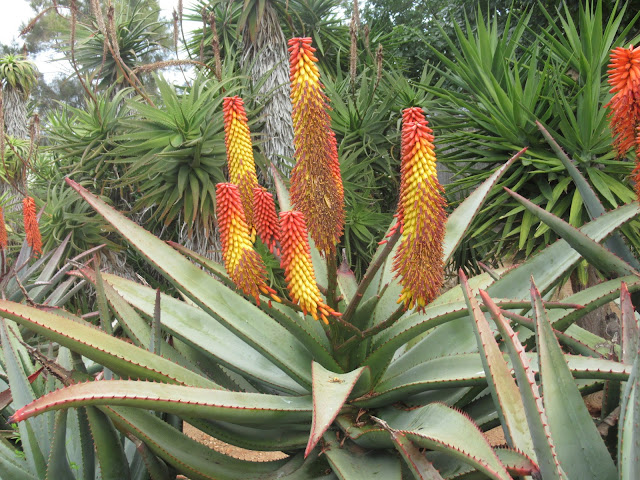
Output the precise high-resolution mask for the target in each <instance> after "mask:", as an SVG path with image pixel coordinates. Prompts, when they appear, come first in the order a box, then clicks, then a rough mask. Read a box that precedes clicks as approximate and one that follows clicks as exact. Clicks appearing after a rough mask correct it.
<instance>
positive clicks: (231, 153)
mask: <svg viewBox="0 0 640 480" xmlns="http://www.w3.org/2000/svg"><path fill="white" fill-rule="evenodd" d="M222 105H223V107H222V109H223V114H224V141H225V144H226V147H227V164H228V166H229V179H230V180H231V183H234V184H236V185H237V186H238V188H239V190H240V198H241V199H242V207H243V208H244V214H245V218H246V221H247V224H248V225H249V229H250V231H251V229H253V227H254V224H253V189H254V188H255V187H257V186H258V176H257V174H256V164H255V162H254V160H253V147H252V145H251V135H250V133H249V124H248V123H247V114H246V113H245V111H244V102H243V101H242V99H241V98H240V97H225V98H224V100H223V101H222Z"/></svg>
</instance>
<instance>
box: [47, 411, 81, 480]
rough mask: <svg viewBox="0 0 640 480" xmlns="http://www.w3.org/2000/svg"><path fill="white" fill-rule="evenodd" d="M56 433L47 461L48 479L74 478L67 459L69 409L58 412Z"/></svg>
mask: <svg viewBox="0 0 640 480" xmlns="http://www.w3.org/2000/svg"><path fill="white" fill-rule="evenodd" d="M54 425H55V426H54V434H53V438H52V439H51V446H50V448H49V461H48V462H47V476H46V477H45V478H46V479H47V480H55V479H58V478H74V474H73V472H72V471H71V467H70V466H69V462H68V460H67V449H66V433H67V410H61V411H59V412H57V413H56V418H55V424H54Z"/></svg>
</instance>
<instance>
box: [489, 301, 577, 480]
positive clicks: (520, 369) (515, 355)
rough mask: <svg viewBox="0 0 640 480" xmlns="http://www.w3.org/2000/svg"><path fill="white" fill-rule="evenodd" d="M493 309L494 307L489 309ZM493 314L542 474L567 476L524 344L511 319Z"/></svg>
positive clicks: (551, 476)
mask: <svg viewBox="0 0 640 480" xmlns="http://www.w3.org/2000/svg"><path fill="white" fill-rule="evenodd" d="M480 296H481V297H482V300H483V302H485V304H490V303H492V300H491V297H490V296H489V294H488V293H487V292H485V291H484V290H480ZM490 312H492V311H491V310H490ZM491 316H492V318H493V321H494V322H495V324H496V326H497V327H498V330H499V331H500V335H501V336H502V339H503V340H504V343H505V345H506V348H507V351H508V352H509V356H510V357H511V362H512V364H513V369H514V372H515V377H516V381H517V382H518V389H519V390H520V396H521V398H522V404H523V405H524V409H525V414H526V416H527V423H528V424H529V431H530V432H531V438H532V440H533V448H534V451H535V454H536V460H537V462H538V466H539V467H540V472H541V473H542V478H544V479H545V480H547V479H566V478H567V476H566V475H565V473H564V471H563V470H562V467H561V466H560V463H559V462H558V456H557V454H556V449H555V445H554V443H553V441H552V439H551V432H550V430H549V422H548V420H547V416H546V414H545V412H544V406H543V404H542V399H541V398H540V393H539V391H538V385H537V384H536V381H535V376H534V373H533V370H532V368H531V365H530V363H529V360H528V358H527V356H526V354H525V351H524V348H523V346H522V344H521V343H520V341H519V340H518V336H517V335H516V334H515V332H514V331H513V329H512V328H511V325H509V322H507V321H506V320H505V319H504V317H502V315H495V314H494V312H492V315H491Z"/></svg>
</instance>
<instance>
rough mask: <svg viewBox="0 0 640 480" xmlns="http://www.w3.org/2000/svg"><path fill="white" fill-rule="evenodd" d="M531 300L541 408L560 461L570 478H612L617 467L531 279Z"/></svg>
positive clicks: (603, 479) (615, 473) (615, 475)
mask: <svg viewBox="0 0 640 480" xmlns="http://www.w3.org/2000/svg"><path fill="white" fill-rule="evenodd" d="M531 303H532V308H533V314H534V317H535V319H536V343H537V346H538V362H539V366H540V383H541V388H542V392H543V401H544V408H545V412H546V415H547V419H548V421H549V429H550V430H551V436H552V437H553V439H554V442H555V444H556V449H557V453H558V459H559V460H560V464H561V465H562V468H563V469H564V471H565V472H566V474H567V476H568V477H569V478H584V479H585V480H587V479H590V478H591V479H593V480H596V479H598V480H600V479H602V480H605V479H614V478H616V477H617V471H616V467H615V465H614V464H613V460H612V459H611V456H610V455H609V452H608V450H607V447H606V446H605V444H604V441H603V440H602V437H601V436H600V434H599V433H598V430H597V428H596V426H595V424H594V423H593V420H592V419H591V415H590V414H589V412H588V410H587V407H586V406H585V403H584V400H583V399H582V396H581V395H580V392H579V391H578V389H577V388H576V384H575V382H574V380H573V377H572V376H571V372H570V371H569V367H568V366H567V363H566V362H565V360H564V356H563V353H562V350H561V349H560V345H559V344H558V341H557V340H556V338H555V336H554V335H553V330H552V329H551V325H550V324H549V320H548V319H547V318H546V313H545V311H544V306H543V305H542V298H541V297H540V293H539V292H538V290H537V289H536V288H535V285H534V284H533V281H532V285H531Z"/></svg>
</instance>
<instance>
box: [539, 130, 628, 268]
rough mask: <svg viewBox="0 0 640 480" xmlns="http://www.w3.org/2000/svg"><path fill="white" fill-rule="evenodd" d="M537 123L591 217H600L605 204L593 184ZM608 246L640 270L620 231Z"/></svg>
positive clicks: (612, 236)
mask: <svg viewBox="0 0 640 480" xmlns="http://www.w3.org/2000/svg"><path fill="white" fill-rule="evenodd" d="M536 125H537V126H538V129H539V130H540V132H541V133H542V135H543V136H544V138H545V139H546V140H547V142H548V143H549V145H551V148H553V151H554V152H556V155H557V156H558V158H559V159H560V161H561V162H562V165H564V167H565V168H566V169H567V172H568V173H569V175H570V176H571V178H572V179H573V182H574V183H575V184H576V187H577V188H578V191H579V192H580V196H581V197H582V201H583V202H584V206H585V207H586V209H587V212H588V213H589V217H591V219H594V218H596V217H599V216H600V215H602V214H603V213H605V211H606V210H605V209H604V206H603V205H602V203H601V202H600V199H599V198H598V195H597V194H596V192H595V191H594V190H593V188H591V185H590V184H589V182H588V181H587V179H586V178H584V176H583V175H582V174H581V173H580V170H578V168H577V167H576V166H575V165H574V163H573V161H571V159H570V158H569V157H568V156H567V154H566V153H565V152H564V151H563V150H562V148H561V147H560V145H558V143H557V142H556V141H555V140H554V138H553V137H552V136H551V135H550V134H549V132H548V131H547V129H546V128H544V127H543V126H542V124H541V123H540V122H538V121H536ZM605 245H606V247H607V248H608V249H609V250H610V251H611V252H613V253H614V254H615V255H617V256H618V257H620V258H621V259H622V260H624V261H625V262H627V263H628V264H629V265H631V266H632V267H633V268H635V269H636V270H640V263H638V260H637V259H636V258H635V256H634V255H633V253H631V250H629V247H627V245H626V244H625V243H624V240H623V239H622V237H621V236H620V234H618V233H614V234H613V235H611V237H610V238H608V239H606V240H605Z"/></svg>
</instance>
